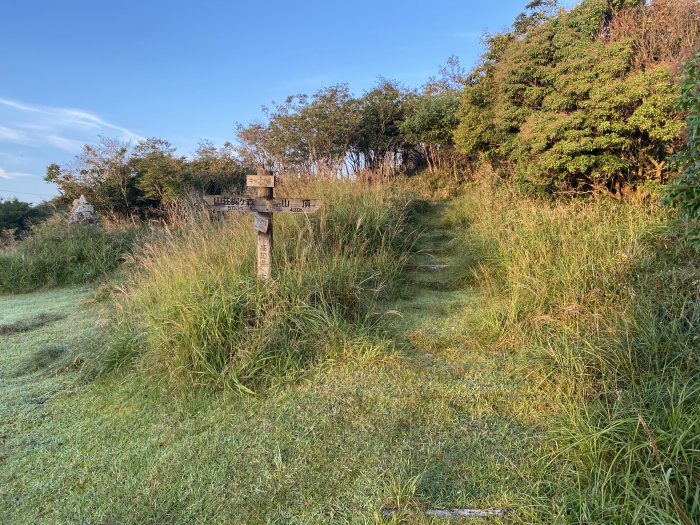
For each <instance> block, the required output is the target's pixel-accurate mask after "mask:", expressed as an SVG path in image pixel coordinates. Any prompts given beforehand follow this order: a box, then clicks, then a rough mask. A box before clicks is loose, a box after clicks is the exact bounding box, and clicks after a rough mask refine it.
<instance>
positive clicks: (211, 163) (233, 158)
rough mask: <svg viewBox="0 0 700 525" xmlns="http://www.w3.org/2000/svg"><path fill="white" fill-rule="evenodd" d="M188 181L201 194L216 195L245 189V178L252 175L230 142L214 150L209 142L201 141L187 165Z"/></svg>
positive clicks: (212, 144) (214, 147)
mask: <svg viewBox="0 0 700 525" xmlns="http://www.w3.org/2000/svg"><path fill="white" fill-rule="evenodd" d="M188 170H189V174H190V181H191V183H192V185H193V187H194V188H195V189H196V190H197V191H200V192H202V193H208V194H218V193H222V192H224V191H238V190H242V189H243V188H244V187H245V176H246V175H247V174H249V173H252V170H251V169H250V168H249V167H247V166H246V165H245V164H244V163H243V162H241V160H240V158H239V157H238V155H237V154H236V148H235V147H234V146H233V144H231V143H230V142H226V143H225V144H224V145H223V147H221V148H218V149H217V148H216V146H214V143H213V142H211V141H207V140H205V141H202V142H200V143H199V145H198V146H197V149H196V150H195V156H194V158H193V159H192V160H191V161H190V162H189V164H188Z"/></svg>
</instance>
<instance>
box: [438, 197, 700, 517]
mask: <svg viewBox="0 0 700 525" xmlns="http://www.w3.org/2000/svg"><path fill="white" fill-rule="evenodd" d="M447 216H448V221H449V222H451V223H452V224H453V225H454V226H455V227H457V228H458V229H459V230H460V231H461V234H460V235H459V237H458V238H457V239H456V240H455V242H456V243H457V246H458V250H457V251H458V253H464V254H468V255H467V256H465V257H464V258H463V259H464V260H463V263H464V266H465V267H466V268H468V269H469V270H470V272H471V274H472V276H473V278H474V279H476V280H477V281H478V282H479V283H480V284H481V285H482V286H483V287H484V288H485V293H486V301H485V304H484V305H483V310H482V312H481V313H480V315H479V317H478V321H477V322H476V323H475V330H476V331H477V333H478V337H479V338H480V339H481V340H482V343H483V344H486V345H491V346H493V347H497V348H504V349H507V350H509V351H511V352H514V353H521V354H524V355H526V356H527V359H528V362H529V364H528V365H527V366H526V367H525V368H524V369H523V370H522V371H521V373H523V374H528V377H529V378H530V380H531V381H539V384H540V385H541V387H542V388H544V389H545V390H546V391H547V392H548V393H549V396H550V399H551V403H552V405H553V406H555V407H558V408H557V412H558V413H559V414H560V416H559V424H558V425H555V426H553V429H552V430H551V439H550V441H549V443H548V446H547V450H545V451H543V452H544V453H546V456H545V459H544V460H543V461H544V462H545V463H549V464H550V466H552V467H553V468H554V469H555V470H557V471H558V473H557V474H556V475H555V476H554V477H553V478H552V480H551V483H550V484H549V486H548V487H547V490H544V491H542V495H541V506H540V507H539V510H538V513H539V515H540V518H541V520H542V521H543V522H546V523H552V522H557V523H560V522H562V523H606V524H607V523H620V524H622V523H625V524H629V523H658V524H662V523H663V524H670V523H678V524H683V525H688V524H690V523H697V521H698V520H699V519H700V490H699V489H698V487H700V484H699V483H698V480H700V457H699V456H698V453H697V451H698V450H699V446H700V427H699V426H698V425H700V408H699V407H700V404H699V403H698V400H699V398H698V395H699V394H700V381H699V380H698V371H699V367H698V360H697V356H696V353H697V352H696V349H697V348H698V342H699V341H700V323H699V321H700V308H699V305H700V267H699V265H698V259H697V254H696V253H695V252H693V250H692V249H691V248H690V247H689V245H688V244H687V242H686V241H684V239H683V236H682V234H681V233H679V231H680V230H679V229H678V228H677V225H676V224H675V223H674V221H673V220H672V219H671V218H670V217H669V214H668V213H667V212H666V211H665V210H663V209H660V208H659V207H658V206H657V205H656V204H655V203H653V202H632V201H628V202H613V201H611V200H591V201H580V200H577V201H558V202H556V203H552V202H547V201H542V200H538V199H532V198H525V197H523V196H522V195H520V194H518V193H515V192H512V191H511V190H508V189H506V188H504V187H493V186H490V187H486V186H483V185H478V186H474V187H472V188H471V189H470V190H469V191H467V192H466V193H465V194H464V195H463V196H462V197H460V198H458V199H456V200H455V201H454V202H453V203H451V205H450V208H449V210H448V211H447Z"/></svg>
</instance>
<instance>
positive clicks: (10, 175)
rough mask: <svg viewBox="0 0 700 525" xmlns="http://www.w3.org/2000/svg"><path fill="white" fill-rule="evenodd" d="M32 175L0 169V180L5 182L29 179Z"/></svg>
mask: <svg viewBox="0 0 700 525" xmlns="http://www.w3.org/2000/svg"><path fill="white" fill-rule="evenodd" d="M31 176H32V175H31V174H29V173H24V172H22V171H6V170H4V169H2V168H0V179H5V180H10V179H15V178H17V177H31Z"/></svg>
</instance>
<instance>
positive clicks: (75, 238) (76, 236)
mask: <svg viewBox="0 0 700 525" xmlns="http://www.w3.org/2000/svg"><path fill="white" fill-rule="evenodd" d="M135 238H136V234H135V231H116V230H115V231H110V230H106V229H103V228H101V227H99V226H96V225H81V224H67V223H66V222H65V221H63V220H54V221H50V222H48V223H46V224H44V225H41V226H39V227H37V228H36V229H35V232H34V233H33V234H32V235H31V236H30V237H28V238H27V239H25V240H24V241H22V242H21V243H19V245H18V246H17V248H16V249H15V250H14V251H10V252H6V253H3V254H0V293H25V292H31V291H34V290H38V289H40V288H50V287H54V286H65V285H71V284H87V283H90V282H93V281H95V280H98V279H101V278H104V277H105V276H106V275H108V274H109V273H110V272H112V271H114V269H115V268H116V267H117V266H118V265H119V264H120V262H121V261H122V259H123V257H124V254H125V253H126V252H128V251H130V250H131V249H132V247H133V245H134V242H135Z"/></svg>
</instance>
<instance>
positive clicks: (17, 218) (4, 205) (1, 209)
mask: <svg viewBox="0 0 700 525" xmlns="http://www.w3.org/2000/svg"><path fill="white" fill-rule="evenodd" d="M49 215H51V210H50V208H49V207H48V206H46V205H38V206H32V205H31V204H30V203H29V202H23V201H20V200H19V199H17V198H14V199H9V200H3V199H0V232H3V231H9V232H10V234H11V235H13V236H15V237H16V236H19V235H20V234H22V233H23V232H25V231H27V230H28V229H29V227H30V226H31V225H32V224H36V223H38V222H40V221H42V220H44V219H46V218H47V217H48V216H49Z"/></svg>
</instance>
